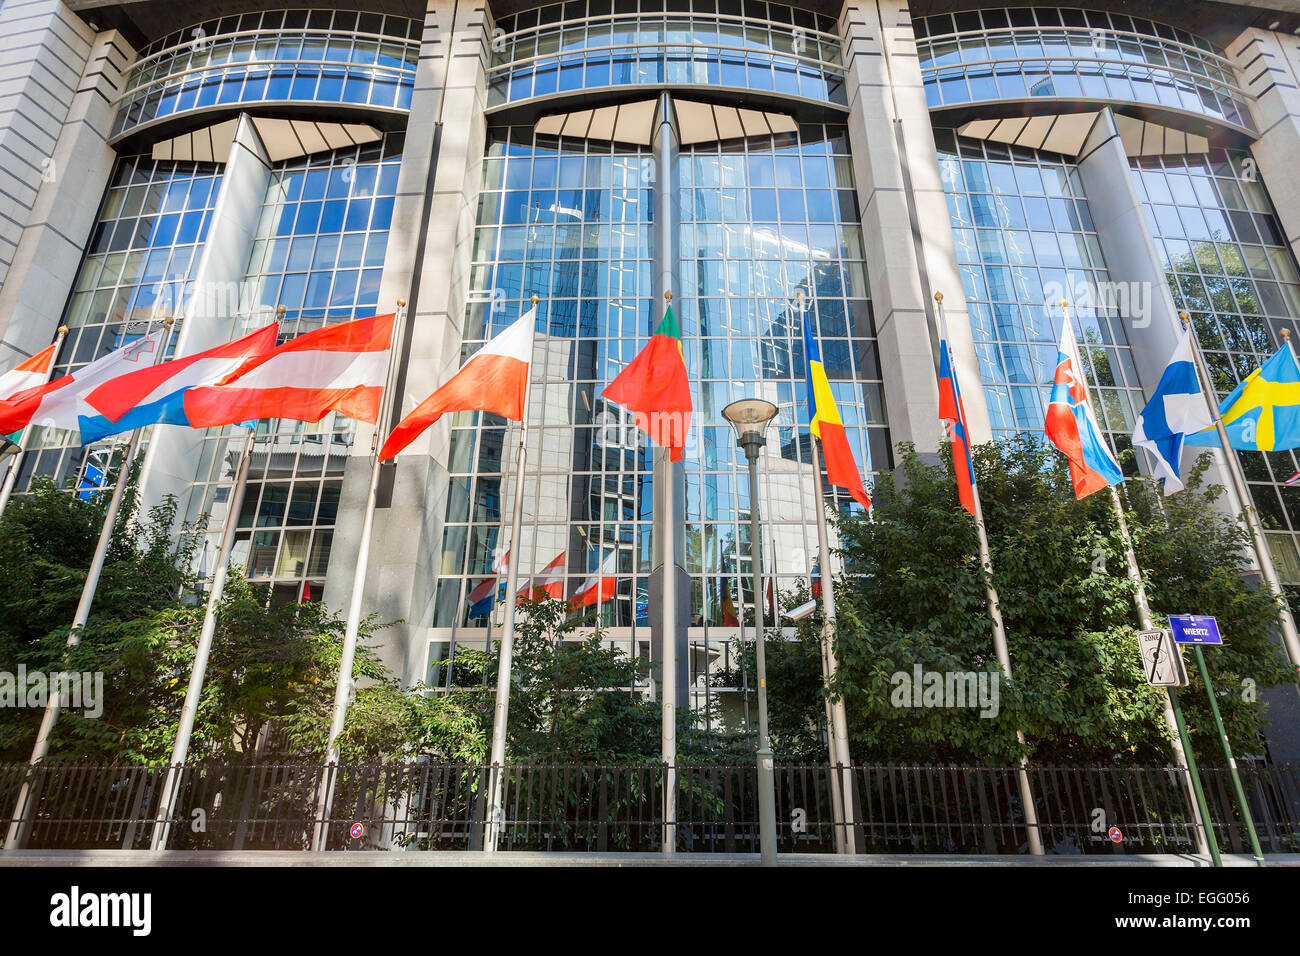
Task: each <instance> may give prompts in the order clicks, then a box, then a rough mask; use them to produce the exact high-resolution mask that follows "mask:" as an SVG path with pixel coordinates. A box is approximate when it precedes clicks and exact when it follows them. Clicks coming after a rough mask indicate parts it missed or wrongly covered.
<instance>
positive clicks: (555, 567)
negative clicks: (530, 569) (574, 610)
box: [519, 551, 569, 601]
mask: <svg viewBox="0 0 1300 956" xmlns="http://www.w3.org/2000/svg"><path fill="white" fill-rule="evenodd" d="M568 565H569V556H568V552H567V551H561V552H560V553H559V554H557V555H556V556H555V557H554V558H552V559H551V562H550V564H548V565H547V566H546V567H544V568H542V573H541V574H539V575H537V576H536V577H534V578H533V579H532V580H531V581H530V582H528V583H527V584H525V585H524V586H523V587H522V588H520V589H519V594H520V596H521V597H524V598H527V599H528V600H530V601H544V600H546V599H547V598H562V597H564V572H565V569H566V568H568Z"/></svg>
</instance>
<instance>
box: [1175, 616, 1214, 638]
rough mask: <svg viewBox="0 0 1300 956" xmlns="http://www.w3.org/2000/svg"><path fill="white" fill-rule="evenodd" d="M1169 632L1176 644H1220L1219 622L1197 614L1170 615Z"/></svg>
mask: <svg viewBox="0 0 1300 956" xmlns="http://www.w3.org/2000/svg"><path fill="white" fill-rule="evenodd" d="M1169 630H1171V631H1172V632H1173V635H1174V641H1175V643H1178V644H1222V643H1223V637H1222V636H1220V634H1219V622H1218V621H1216V620H1215V619H1214V618H1212V617H1208V616H1204V615H1198V614H1170V615H1169Z"/></svg>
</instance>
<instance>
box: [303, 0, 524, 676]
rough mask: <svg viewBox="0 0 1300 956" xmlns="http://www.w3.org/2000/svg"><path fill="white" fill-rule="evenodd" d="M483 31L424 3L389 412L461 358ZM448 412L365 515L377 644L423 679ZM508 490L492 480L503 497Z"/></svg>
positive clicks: (360, 452)
mask: <svg viewBox="0 0 1300 956" xmlns="http://www.w3.org/2000/svg"><path fill="white" fill-rule="evenodd" d="M490 33H491V29H490V25H489V22H488V14H487V10H486V7H485V6H484V4H482V3H468V4H467V3H462V2H453V0H430V2H429V3H428V6H427V8H426V13H425V25H424V35H423V41H422V44H421V50H420V61H419V66H418V67H417V72H416V78H415V89H414V93H413V95H412V100H411V114H410V121H409V123H408V126H407V131H406V144H405V148H404V150H403V154H402V168H401V173H400V176H399V178H398V185H397V202H396V205H395V207H394V212H393V223H392V228H391V230H390V233H389V242H388V253H387V258H386V261H385V264H384V276H383V280H382V285H381V289H380V308H381V310H383V311H388V310H389V309H393V308H395V307H396V301H397V300H398V299H402V298H404V299H406V300H407V301H408V305H409V309H410V314H409V317H408V322H407V328H406V335H405V341H404V346H403V360H402V363H401V366H400V373H401V374H400V376H399V378H398V381H397V387H396V388H395V389H394V390H393V395H392V399H393V400H394V401H396V402H398V403H399V405H398V408H397V415H399V416H400V415H403V414H405V413H407V412H409V411H410V410H411V409H412V408H414V407H415V406H416V405H417V404H418V403H419V402H421V401H423V400H424V398H425V397H427V396H428V395H429V393H430V392H432V391H433V390H434V389H435V388H437V387H438V386H439V385H440V384H442V383H443V382H444V381H446V380H447V379H448V378H449V377H450V376H451V375H452V374H454V373H455V371H456V369H457V368H458V367H459V365H460V345H461V338H462V328H461V326H462V322H463V319H464V315H465V303H466V299H467V295H468V286H469V263H470V254H471V243H472V240H473V232H474V225H475V218H476V207H477V202H478V192H479V184H480V181H481V178H482V161H483V149H484V144H485V142H486V123H487V121H486V118H485V116H484V110H485V109H486V106H487V83H486V77H485V73H484V65H485V63H486V62H487V58H488V43H489V40H490ZM430 224H433V228H430ZM450 423H451V419H450V417H448V418H445V419H443V420H442V421H441V422H439V423H438V424H437V425H435V426H434V427H433V428H431V429H429V430H428V431H427V432H426V433H425V434H424V435H422V436H420V438H418V439H417V440H416V441H415V442H414V443H413V444H412V445H411V446H410V448H409V449H407V450H406V451H405V452H403V454H402V455H401V457H400V458H398V459H397V463H396V465H394V466H392V467H391V468H390V469H389V470H388V472H387V474H386V475H385V479H384V483H383V485H382V486H381V489H380V507H379V510H378V512H377V514H376V518H375V532H374V543H373V546H372V547H373V550H372V552H371V559H370V575H369V577H370V580H369V581H368V582H367V587H366V595H365V606H366V607H367V608H368V609H369V610H370V611H371V612H372V613H374V614H375V615H376V616H377V617H378V618H379V620H381V621H384V622H387V621H394V620H399V619H401V620H403V621H404V622H405V623H403V624H401V625H398V626H395V627H392V628H388V629H387V630H385V631H384V632H383V634H382V638H381V647H380V653H381V656H382V657H383V659H384V662H385V663H386V664H387V665H388V666H389V667H390V668H392V669H393V671H394V673H396V674H398V675H399V676H400V677H401V678H402V679H403V680H405V681H406V682H408V683H413V682H415V681H419V680H422V679H423V678H424V668H425V656H426V653H427V645H428V635H429V627H430V625H431V623H432V619H433V598H434V594H435V590H436V584H437V581H436V573H437V560H438V557H439V555H440V554H441V551H442V526H443V519H444V516H445V508H446V496H447V469H446V461H447V456H448V453H449V445H450ZM373 432H374V429H372V428H370V427H368V426H364V425H363V426H360V427H359V428H358V430H357V439H356V442H355V444H354V446H353V457H352V459H351V461H349V463H348V467H347V472H346V474H345V475H344V481H343V492H342V500H341V502H340V505H339V525H338V527H337V528H336V530H335V532H334V544H333V550H332V554H331V558H330V568H329V574H328V576H327V578H326V583H325V593H324V597H323V600H324V601H325V602H326V603H327V604H328V605H330V606H331V607H335V608H341V607H344V606H345V605H346V603H347V599H348V595H349V593H350V591H351V587H352V571H353V565H352V562H351V561H350V560H349V556H350V554H351V553H352V551H353V549H354V548H355V545H356V542H357V539H358V537H359V535H360V531H361V521H362V518H363V513H362V512H363V508H364V505H365V499H366V489H367V485H368V482H369V472H370V454H371V448H372V437H373ZM514 444H517V438H516V439H515V440H514ZM511 493H512V489H508V488H505V487H503V488H502V496H503V500H509V495H510V494H511ZM523 570H525V571H530V570H532V569H529V568H525V569H523Z"/></svg>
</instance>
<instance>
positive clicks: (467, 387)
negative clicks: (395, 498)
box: [379, 308, 537, 461]
mask: <svg viewBox="0 0 1300 956" xmlns="http://www.w3.org/2000/svg"><path fill="white" fill-rule="evenodd" d="M536 324H537V309H535V308H533V309H529V310H528V311H527V312H525V313H524V314H523V315H521V316H520V317H519V318H518V319H516V320H515V321H514V322H513V323H512V324H511V325H510V326H509V327H508V328H507V329H506V330H505V331H504V332H502V333H501V334H499V335H497V336H495V337H493V339H492V341H490V342H488V344H487V345H485V346H483V348H481V349H479V350H478V351H477V352H475V353H474V354H473V355H471V356H470V357H469V360H468V361H466V362H465V364H464V365H462V366H461V367H460V371H459V372H457V373H456V374H455V375H453V376H452V377H451V378H450V379H448V380H447V382H446V383H445V384H444V385H443V386H442V387H441V388H439V389H438V390H437V391H436V392H434V393H433V394H432V395H430V396H429V397H428V398H426V399H425V400H424V401H422V402H421V403H420V404H419V405H418V406H416V408H415V410H414V411H412V412H411V414H409V415H407V416H406V417H405V418H403V419H402V420H401V421H400V422H398V423H397V427H396V428H394V429H393V433H392V434H391V435H389V436H388V440H387V441H385V442H384V447H383V448H381V449H379V460H380V461H387V460H388V459H389V458H392V457H393V456H394V455H396V454H397V453H398V452H400V451H401V450H402V449H403V448H405V447H406V446H407V445H409V444H411V442H413V441H415V439H416V438H417V437H419V435H420V433H421V432H423V431H424V430H425V429H426V428H428V427H429V426H431V425H432V424H433V423H434V422H436V421H437V420H438V419H440V418H441V417H442V416H443V415H445V414H447V413H448V412H465V411H480V412H494V413H496V414H497V415H500V416H501V417H503V418H509V419H512V420H513V421H521V420H522V419H523V417H524V401H525V398H526V396H527V395H528V370H529V368H530V367H531V366H532V361H533V327H534V326H535V325H536Z"/></svg>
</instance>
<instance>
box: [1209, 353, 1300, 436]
mask: <svg viewBox="0 0 1300 956" xmlns="http://www.w3.org/2000/svg"><path fill="white" fill-rule="evenodd" d="M1219 417H1220V418H1222V419H1223V427H1224V428H1225V429H1226V430H1227V432H1228V443H1229V444H1230V445H1232V447H1233V448H1236V449H1238V450H1240V451H1285V450H1286V449H1288V448H1300V365H1297V364H1296V359H1295V355H1294V354H1293V353H1292V352H1291V346H1290V345H1283V346H1282V347H1281V348H1280V349H1278V350H1277V351H1276V352H1274V353H1273V355H1272V356H1271V357H1270V358H1269V360H1268V361H1267V362H1265V363H1264V364H1263V365H1261V366H1260V367H1259V368H1257V369H1255V371H1253V372H1251V373H1250V374H1249V375H1247V376H1246V380H1245V381H1243V382H1242V383H1241V384H1240V385H1238V386H1237V387H1236V388H1234V389H1233V390H1232V393H1231V394H1230V395H1228V397H1227V398H1225V399H1224V400H1223V403H1222V404H1221V405H1220V406H1219ZM1186 444H1188V445H1195V446H1197V447H1200V448H1218V447H1219V436H1218V435H1217V434H1216V432H1215V429H1213V428H1207V429H1205V430H1203V431H1199V432H1196V433H1195V434H1193V435H1188V436H1187V441H1186Z"/></svg>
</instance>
